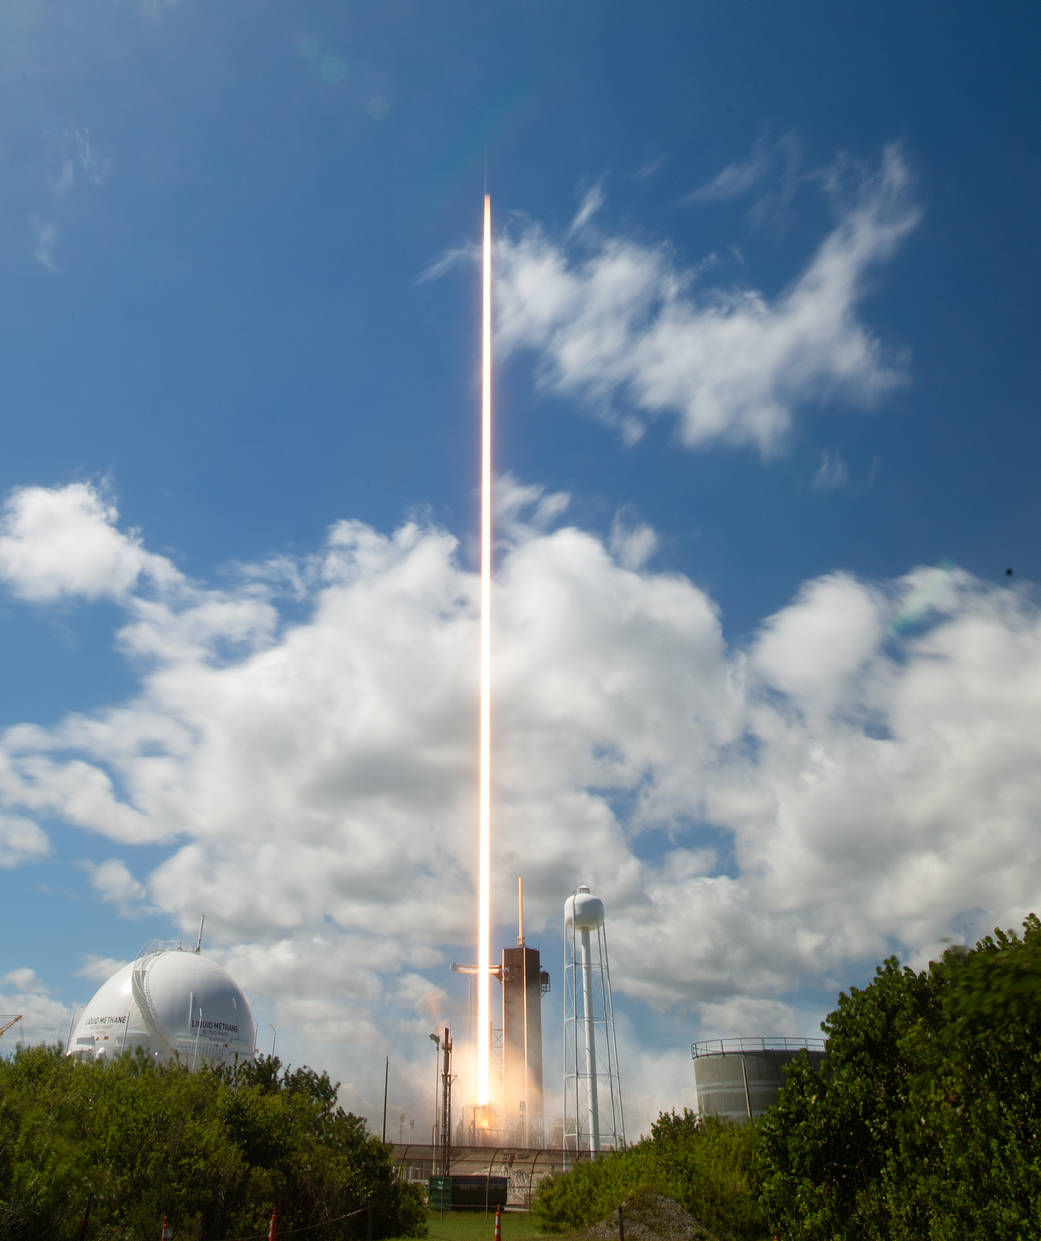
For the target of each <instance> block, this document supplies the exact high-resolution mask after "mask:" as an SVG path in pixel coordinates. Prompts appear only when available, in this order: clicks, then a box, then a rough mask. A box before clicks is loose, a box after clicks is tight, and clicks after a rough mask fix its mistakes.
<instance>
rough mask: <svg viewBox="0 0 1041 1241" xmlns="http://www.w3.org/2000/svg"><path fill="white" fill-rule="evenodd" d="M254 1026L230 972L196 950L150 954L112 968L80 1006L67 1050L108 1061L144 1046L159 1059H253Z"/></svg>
mask: <svg viewBox="0 0 1041 1241" xmlns="http://www.w3.org/2000/svg"><path fill="white" fill-rule="evenodd" d="M254 1041H255V1029H254V1025H253V1015H252V1013H251V1012H250V1010H249V1004H248V1003H247V1001H246V997H245V996H244V995H243V994H242V992H241V990H240V989H239V987H238V985H237V984H236V983H235V981H234V980H233V979H232V978H231V976H230V975H229V974H228V973H227V972H226V971H225V970H223V969H221V967H220V966H219V965H217V964H216V963H215V962H213V961H209V960H207V958H206V957H204V956H201V955H200V954H199V953H198V952H189V951H186V950H185V949H183V948H166V949H159V950H157V951H155V952H147V953H145V954H144V955H142V956H140V957H138V959H137V960H136V961H133V962H132V963H131V964H130V965H124V966H122V968H120V969H118V970H116V972H115V973H114V974H113V975H112V977H111V978H110V979H109V980H108V981H107V982H106V983H103V984H102V985H101V986H100V987H99V988H98V990H97V991H96V992H95V994H94V998H93V999H92V1000H91V1001H90V1003H89V1004H88V1005H87V1007H86V1008H85V1009H84V1010H83V1013H82V1014H81V1016H80V1018H79V1021H78V1022H77V1023H76V1028H75V1030H74V1031H73V1035H72V1039H71V1041H70V1043H69V1048H68V1054H69V1055H71V1056H80V1057H83V1058H85V1059H89V1060H100V1059H107V1058H108V1057H110V1056H118V1055H120V1054H121V1053H122V1052H125V1051H134V1050H136V1049H137V1048H138V1047H140V1048H142V1049H143V1050H144V1051H145V1052H146V1053H147V1054H148V1055H150V1056H152V1057H154V1058H155V1059H157V1060H163V1061H167V1060H177V1061H179V1062H180V1063H181V1064H187V1065H188V1066H189V1067H193V1068H194V1067H195V1065H196V1064H199V1063H209V1064H232V1063H234V1061H235V1060H237V1059H238V1060H244V1059H249V1058H252V1056H253V1044H254Z"/></svg>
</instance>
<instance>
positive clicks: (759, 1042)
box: [690, 1035, 827, 1060]
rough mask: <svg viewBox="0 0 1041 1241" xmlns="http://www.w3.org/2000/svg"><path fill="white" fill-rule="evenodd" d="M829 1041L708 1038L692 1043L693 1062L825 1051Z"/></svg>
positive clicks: (771, 1038) (775, 1037)
mask: <svg viewBox="0 0 1041 1241" xmlns="http://www.w3.org/2000/svg"><path fill="white" fill-rule="evenodd" d="M826 1049H827V1039H823V1038H787V1037H785V1036H783V1035H777V1036H774V1037H767V1038H761V1037H754V1038H708V1039H701V1040H700V1041H699V1042H697V1043H691V1045H690V1055H691V1059H692V1060H699V1059H700V1058H701V1057H702V1056H725V1055H733V1054H734V1053H737V1052H742V1051H825V1050H826Z"/></svg>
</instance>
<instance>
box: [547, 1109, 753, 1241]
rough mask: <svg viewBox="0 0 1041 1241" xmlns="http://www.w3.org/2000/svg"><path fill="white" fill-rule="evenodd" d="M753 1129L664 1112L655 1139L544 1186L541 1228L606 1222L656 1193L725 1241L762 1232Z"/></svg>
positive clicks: (686, 1112) (745, 1240)
mask: <svg viewBox="0 0 1041 1241" xmlns="http://www.w3.org/2000/svg"><path fill="white" fill-rule="evenodd" d="M756 1139H757V1130H756V1126H755V1125H733V1124H730V1123H728V1122H726V1121H723V1120H720V1119H719V1118H718V1117H714V1116H708V1117H699V1116H697V1115H695V1114H694V1113H693V1112H691V1111H689V1110H688V1109H684V1111H683V1113H682V1115H679V1114H677V1113H675V1112H666V1113H662V1114H661V1115H660V1116H659V1117H658V1119H657V1120H656V1121H655V1123H654V1125H653V1126H652V1127H651V1133H650V1136H649V1137H647V1138H644V1139H643V1140H642V1141H640V1142H637V1143H635V1144H634V1145H633V1146H631V1147H630V1148H629V1149H628V1150H626V1151H617V1152H613V1153H611V1154H608V1155H605V1156H603V1157H601V1158H599V1159H597V1160H595V1161H593V1162H582V1163H579V1164H576V1166H575V1167H574V1168H572V1169H571V1170H570V1171H569V1172H567V1173H565V1174H563V1175H561V1176H555V1177H551V1178H549V1179H547V1180H546V1181H544V1182H543V1184H542V1185H541V1186H540V1188H539V1190H538V1193H537V1194H536V1197H535V1212H536V1215H537V1217H538V1219H539V1222H540V1223H541V1225H542V1226H543V1227H545V1228H547V1229H548V1230H550V1231H555V1232H563V1231H573V1230H577V1229H582V1228H588V1227H589V1226H590V1225H592V1224H595V1223H597V1222H599V1221H600V1220H603V1219H606V1218H607V1217H608V1216H609V1215H611V1214H612V1212H614V1211H616V1210H617V1209H618V1206H619V1205H620V1204H621V1203H622V1202H624V1201H625V1200H626V1199H628V1198H631V1197H633V1196H634V1195H636V1194H646V1193H647V1192H654V1193H659V1194H663V1195H664V1196H666V1197H668V1198H673V1199H675V1200H676V1201H677V1202H678V1203H680V1205H681V1206H682V1207H683V1208H684V1209H685V1210H686V1211H688V1212H689V1213H690V1214H691V1215H693V1216H694V1218H695V1219H697V1220H698V1222H699V1223H701V1224H702V1225H704V1226H705V1227H706V1228H708V1229H709V1230H710V1232H712V1233H713V1234H714V1235H715V1236H717V1237H719V1238H720V1239H721V1241H724V1239H725V1241H756V1239H757V1238H760V1237H762V1236H763V1235H764V1233H765V1223H764V1216H763V1214H762V1212H761V1210H760V1208H759V1205H758V1201H757V1185H756V1171H755V1162H754V1151H755V1146H756Z"/></svg>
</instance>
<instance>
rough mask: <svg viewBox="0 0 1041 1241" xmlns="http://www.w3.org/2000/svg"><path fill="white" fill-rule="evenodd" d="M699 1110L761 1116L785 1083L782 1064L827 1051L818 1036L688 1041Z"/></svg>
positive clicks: (740, 1117) (731, 1116) (729, 1116)
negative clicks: (797, 1057)
mask: <svg viewBox="0 0 1041 1241" xmlns="http://www.w3.org/2000/svg"><path fill="white" fill-rule="evenodd" d="M690 1054H691V1056H692V1058H693V1060H694V1086H695V1089H696V1090H697V1092H698V1111H699V1112H701V1114H702V1115H708V1116H721V1117H724V1118H725V1119H726V1120H732V1121H737V1122H739V1123H740V1122H744V1121H747V1120H752V1119H753V1118H755V1117H757V1116H762V1114H763V1113H764V1112H765V1111H766V1109H767V1108H768V1107H769V1106H770V1104H771V1103H773V1101H774V1099H776V1098H777V1092H778V1090H780V1088H781V1086H782V1085H783V1084H784V1070H785V1066H786V1065H787V1064H788V1063H789V1062H790V1061H792V1060H793V1059H794V1058H795V1057H796V1056H799V1055H808V1056H809V1057H810V1059H811V1060H812V1061H813V1063H814V1064H815V1065H818V1066H819V1065H820V1063H821V1061H822V1060H823V1059H824V1056H825V1043H824V1039H822V1038H724V1039H718V1038H717V1039H709V1040H706V1041H704V1042H700V1043H692V1044H691V1048H690Z"/></svg>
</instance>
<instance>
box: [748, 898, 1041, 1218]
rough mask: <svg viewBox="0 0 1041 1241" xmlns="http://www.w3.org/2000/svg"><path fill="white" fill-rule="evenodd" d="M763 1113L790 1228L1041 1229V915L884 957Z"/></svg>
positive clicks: (772, 1193)
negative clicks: (937, 949) (819, 1056)
mask: <svg viewBox="0 0 1041 1241" xmlns="http://www.w3.org/2000/svg"><path fill="white" fill-rule="evenodd" d="M823 1028H824V1031H825V1033H826V1034H827V1036H828V1056H827V1059H826V1060H825V1062H824V1064H823V1065H822V1066H821V1068H820V1069H819V1070H815V1069H814V1068H813V1067H812V1066H811V1065H810V1064H809V1063H808V1062H803V1063H799V1064H796V1065H794V1066H793V1067H792V1069H791V1071H790V1072H789V1074H788V1078H787V1080H786V1082H785V1085H784V1088H783V1089H782V1091H781V1092H780V1095H779V1097H778V1100H777V1102H776V1104H775V1105H774V1107H773V1108H771V1110H770V1112H769V1113H768V1114H767V1116H766V1117H765V1118H764V1121H763V1122H762V1126H761V1128H762V1148H761V1152H760V1166H761V1170H762V1177H763V1190H762V1194H763V1202H764V1205H765V1207H766V1210H767V1212H768V1214H769V1216H770V1218H771V1219H772V1220H773V1221H774V1222H775V1225H776V1226H777V1227H778V1228H779V1230H780V1231H781V1232H783V1234H784V1235H785V1236H787V1237H792V1238H796V1239H798V1238H805V1239H806V1241H809V1239H810V1238H815V1239H817V1238H825V1239H830V1238H842V1239H846V1238H848V1239H850V1241H853V1239H856V1241H875V1239H876V1238H877V1239H879V1241H882V1239H885V1241H923V1239H928V1241H955V1239H958V1241H962V1239H963V1238H965V1237H987V1238H988V1239H1003V1238H1009V1239H1012V1238H1022V1239H1023V1241H1027V1239H1028V1238H1037V1237H1039V1236H1041V924H1039V922H1038V919H1037V918H1036V917H1035V916H1034V915H1031V916H1030V917H1029V918H1028V919H1027V920H1026V922H1025V923H1024V931H1023V936H1022V937H1018V936H1016V935H1014V934H1012V933H1005V932H1000V931H997V932H995V934H994V936H993V937H989V936H988V937H987V938H986V939H983V940H981V941H980V942H979V943H978V944H977V945H976V946H975V948H974V949H972V950H970V951H966V950H964V949H951V950H949V951H948V952H946V953H945V954H944V957H943V959H942V960H941V961H938V962H934V963H932V964H931V965H930V967H929V968H928V969H927V970H923V971H918V972H916V971H914V970H911V969H908V968H906V967H905V968H901V967H900V965H899V963H898V962H897V961H896V960H895V959H890V960H888V961H886V962H884V963H883V964H882V965H881V966H879V968H878V970H877V971H876V975H875V978H874V980H873V982H872V983H871V984H870V985H869V986H868V987H865V988H864V989H862V990H860V989H857V988H853V989H851V991H850V992H849V993H848V994H843V995H841V996H840V997H839V1003H838V1007H837V1009H836V1010H835V1011H834V1012H833V1013H832V1014H831V1015H830V1016H829V1017H828V1019H827V1020H826V1021H825V1023H824V1027H823Z"/></svg>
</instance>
